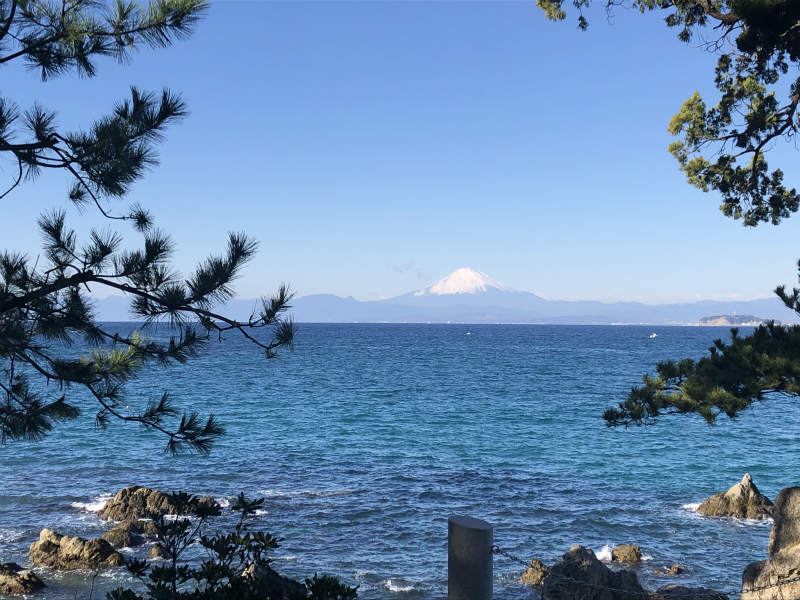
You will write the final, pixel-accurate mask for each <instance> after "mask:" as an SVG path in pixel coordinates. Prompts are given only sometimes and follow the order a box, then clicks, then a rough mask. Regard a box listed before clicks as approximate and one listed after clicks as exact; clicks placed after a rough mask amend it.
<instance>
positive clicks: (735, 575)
mask: <svg viewBox="0 0 800 600" xmlns="http://www.w3.org/2000/svg"><path fill="white" fill-rule="evenodd" d="M115 327H116V328H118V329H119V330H120V331H122V332H125V331H129V330H130V328H131V327H132V326H131V325H127V324H119V325H115ZM653 331H655V332H657V333H658V337H657V338H655V339H649V334H650V333H651V332H653ZM467 332H469V333H470V335H466V334H467ZM164 333H165V332H164V331H158V330H156V331H155V332H154V333H151V335H153V336H156V337H157V336H159V335H162V334H164ZM726 335H727V330H726V329H725V328H699V327H696V328H692V327H661V328H659V327H656V328H653V327H585V326H526V325H470V326H465V325H367V324H363V325H315V324H303V325H301V326H300V330H299V332H298V336H297V340H296V348H295V351H294V352H293V353H285V354H283V355H282V357H281V358H280V359H278V360H275V361H266V360H265V359H264V358H263V356H262V355H261V354H260V353H259V352H257V350H256V349H255V348H253V347H252V346H250V345H248V344H247V343H245V342H243V341H241V340H239V339H238V338H236V337H235V336H229V337H228V338H227V339H225V340H223V341H222V342H216V341H214V342H211V343H210V344H209V346H208V347H207V348H206V349H205V350H204V351H202V354H201V356H200V357H199V358H198V359H196V360H194V361H193V362H191V363H190V364H189V365H188V366H184V367H182V366H175V367H168V368H165V369H161V370H159V371H157V372H154V373H152V374H151V375H149V376H147V377H146V378H141V379H140V380H138V381H137V382H135V383H134V384H133V386H132V389H133V390H135V392H136V395H137V396H139V397H140V398H143V399H147V398H150V397H155V396H157V395H160V393H161V392H162V391H163V390H168V391H170V393H171V394H172V396H173V397H174V399H175V400H176V401H177V403H178V404H179V405H181V406H185V407H192V408H195V409H197V410H199V411H201V412H203V413H207V412H215V413H217V414H218V415H219V416H220V417H221V418H222V420H223V422H224V424H225V426H226V427H227V429H228V435H227V436H226V437H225V438H224V439H223V440H222V441H221V442H220V443H218V445H217V446H216V447H215V449H214V451H213V453H212V455H211V456H210V457H207V458H204V457H178V458H175V457H170V456H165V455H164V454H163V453H162V448H163V442H164V440H163V439H162V438H161V437H159V436H157V435H155V434H152V433H148V432H145V431H142V430H141V429H139V428H137V427H131V426H126V425H122V424H112V425H111V427H110V428H109V429H108V430H107V431H97V430H96V429H94V422H93V412H91V411H90V410H89V408H90V407H91V406H92V405H91V403H90V402H89V400H88V399H85V402H86V407H87V411H86V413H85V415H84V416H83V417H82V418H81V419H80V420H78V421H76V422H73V423H70V424H67V425H65V426H63V427H60V428H59V429H58V430H57V431H56V432H55V433H53V434H51V435H50V436H49V437H48V438H47V439H46V440H45V441H43V442H39V443H36V444H28V443H19V442H12V443H8V444H7V445H5V446H1V447H0V562H5V561H8V560H14V561H17V562H20V563H24V562H25V560H26V557H27V547H28V545H29V544H30V543H31V542H32V541H34V540H35V539H36V538H37V537H38V532H39V530H40V529H41V528H43V527H51V528H56V529H57V530H60V531H62V532H64V533H70V534H79V535H83V536H92V535H99V534H101V533H102V531H103V530H104V529H105V528H107V527H108V525H107V524H104V523H102V522H100V521H99V520H98V519H97V518H96V516H95V514H94V513H93V512H91V510H90V509H92V508H94V506H93V503H97V502H98V499H99V498H101V497H102V496H103V495H107V494H110V493H113V492H115V491H116V490H118V489H119V488H121V487H123V486H126V485H131V484H139V485H147V486H151V487H155V488H161V489H165V490H174V489H185V490H188V491H191V492H193V493H202V494H211V495H213V496H215V497H217V498H219V499H221V500H225V499H228V498H231V497H232V496H234V495H235V494H237V493H238V492H239V491H240V490H243V491H245V492H246V493H248V494H250V495H253V496H264V497H266V506H265V511H264V514H261V515H259V516H258V522H257V526H258V527H259V528H262V529H264V530H267V531H270V532H272V533H274V534H277V535H280V536H282V537H284V538H285V541H284V542H283V543H282V545H281V547H280V548H279V549H278V550H277V551H276V554H275V557H276V559H277V560H276V563H275V567H276V569H277V570H279V571H280V572H281V573H284V574H287V575H290V576H296V577H302V576H309V575H311V574H313V573H315V572H317V573H322V572H329V573H335V574H338V575H340V576H342V577H343V578H344V579H345V580H346V581H348V582H350V583H351V584H354V585H355V584H358V585H360V588H359V596H360V597H361V598H397V599H398V600H401V599H406V598H408V599H411V598H443V597H444V596H445V595H446V589H447V587H446V577H447V555H446V548H447V539H446V536H447V517H448V516H449V515H451V514H468V515H472V516H475V517H479V518H483V519H486V520H487V521H489V522H491V523H492V524H493V525H494V527H495V531H494V533H495V540H496V542H497V543H498V544H499V545H500V546H501V547H503V548H504V549H506V550H507V551H509V552H512V553H513V554H515V555H518V556H520V557H522V558H524V559H526V560H528V559H530V558H533V557H538V558H541V559H543V560H545V562H552V561H554V560H556V559H557V558H558V557H559V556H560V555H561V554H562V553H564V552H565V551H566V550H567V549H568V548H569V547H570V546H572V545H573V544H578V543H579V544H583V545H585V546H587V547H590V548H592V549H594V550H595V551H600V550H601V549H602V548H603V547H604V546H605V545H611V546H614V545H616V544H620V543H635V544H638V545H640V546H641V547H642V549H643V551H644V553H645V554H646V555H648V556H649V557H651V560H648V561H646V562H645V563H644V564H643V566H642V567H640V568H639V575H640V578H641V579H642V580H643V582H644V583H645V585H647V586H651V587H654V586H658V585H662V584H664V583H671V582H675V581H676V579H675V578H671V579H666V578H663V577H658V576H656V575H654V574H653V573H652V571H653V570H654V569H656V568H660V567H663V566H664V565H671V564H672V563H674V562H680V563H681V564H683V565H685V566H686V567H687V568H688V572H687V574H686V575H685V576H682V577H681V578H678V579H677V582H680V583H685V584H694V583H697V584H702V585H705V586H709V587H714V588H718V589H725V590H727V589H731V588H738V587H739V583H740V576H741V571H742V569H743V568H744V566H745V565H746V564H747V563H748V562H751V561H753V560H760V559H762V558H765V557H766V544H767V540H768V538H769V524H768V523H761V524H756V523H748V522H743V521H737V520H712V519H708V518H705V517H700V516H699V515H697V514H696V513H694V512H693V511H692V510H691V509H690V508H685V505H687V504H691V503H696V502H699V501H701V500H702V499H703V498H705V497H707V496H709V495H711V494H712V493H714V492H717V491H720V490H723V489H726V488H728V487H729V486H730V485H732V484H733V483H736V482H737V481H738V480H739V479H740V478H741V477H742V475H743V473H744V472H746V471H749V472H750V473H751V474H752V475H753V478H754V480H755V482H756V484H757V485H758V486H759V487H760V488H761V490H762V491H763V492H764V493H766V494H767V495H768V496H770V497H774V496H775V494H776V493H777V492H778V490H780V489H781V488H783V487H786V486H789V485H794V484H798V474H797V471H796V465H797V464H798V458H800V444H798V440H797V432H798V411H796V410H792V409H791V408H792V406H794V404H793V401H792V400H791V399H775V400H771V401H769V402H766V403H763V404H761V405H759V406H757V407H755V408H754V409H752V410H750V411H748V412H747V413H746V414H744V415H743V416H742V418H741V419H739V420H737V421H728V420H723V421H720V424H719V425H717V426H715V427H709V426H707V425H705V424H704V423H703V422H702V421H701V420H700V419H699V418H696V417H677V418H676V417H671V418H667V419H664V420H663V421H662V422H660V423H659V424H658V425H656V426H653V427H649V428H632V429H629V430H625V429H608V428H606V427H605V425H604V423H603V421H602V419H601V418H600V414H601V413H602V410H603V409H604V408H605V407H606V406H609V405H611V404H613V403H615V402H616V401H617V400H619V399H621V398H623V397H624V396H625V393H626V390H628V389H629V388H630V387H631V386H632V385H635V384H637V383H638V382H639V381H640V378H641V375H642V373H644V372H648V371H649V372H652V370H653V367H654V365H655V363H656V361H658V360H662V359H666V358H683V357H685V356H696V357H698V356H700V355H702V354H703V352H704V351H705V350H706V348H707V347H708V346H709V345H710V344H711V342H712V340H713V339H714V338H716V337H721V336H722V337H724V336H726ZM494 567H495V584H494V587H495V595H496V597H497V598H499V599H509V600H510V599H516V598H529V597H531V592H530V591H529V590H528V589H526V588H524V587H522V586H519V585H518V584H517V583H516V578H517V577H518V575H519V573H520V570H521V569H520V567H518V566H517V565H515V564H513V563H511V562H509V561H507V559H504V558H502V557H496V559H495V565H494ZM44 576H45V578H46V580H47V581H48V583H50V584H51V586H50V588H49V590H48V592H47V593H46V594H45V595H44V596H43V597H44V598H48V599H56V598H59V599H61V598H73V597H74V595H75V592H76V590H79V589H81V588H80V586H81V585H84V584H85V582H86V574H82V573H71V574H66V575H63V574H57V573H51V572H48V571H46V570H45V571H44ZM125 580H126V576H125V573H124V571H120V570H118V571H110V572H107V573H104V574H103V575H101V576H100V577H99V578H98V579H97V580H96V582H95V589H96V590H99V591H101V592H102V591H103V590H104V589H107V588H108V587H113V586H116V585H118V584H119V583H121V582H124V581H125ZM95 597H100V596H99V594H98V593H97V592H95Z"/></svg>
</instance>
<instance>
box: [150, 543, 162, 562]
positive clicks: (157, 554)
mask: <svg viewBox="0 0 800 600" xmlns="http://www.w3.org/2000/svg"><path fill="white" fill-rule="evenodd" d="M164 556H165V552H164V549H163V548H162V547H161V545H160V544H156V545H155V546H153V547H152V548H150V550H148V551H147V558H149V559H152V560H156V559H157V558H164Z"/></svg>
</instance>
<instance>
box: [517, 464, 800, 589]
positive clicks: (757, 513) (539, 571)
mask: <svg viewBox="0 0 800 600" xmlns="http://www.w3.org/2000/svg"><path fill="white" fill-rule="evenodd" d="M697 512H698V513H699V514H701V515H705V516H708V517H712V518H737V519H754V520H765V519H772V520H773V526H772V531H771V533H770V541H769V546H768V554H769V558H768V559H767V560H762V561H759V562H754V563H750V564H749V565H747V566H746V567H745V569H744V572H743V573H742V585H741V589H740V590H738V591H737V592H736V593H738V594H740V599H741V600H785V599H786V598H800V487H790V488H785V489H783V490H781V492H780V493H779V494H778V496H777V498H776V499H775V503H774V504H773V503H772V502H771V501H770V500H769V498H767V497H766V496H764V495H763V494H762V493H761V492H760V491H759V490H758V487H756V485H755V483H753V479H752V477H751V476H750V474H749V473H745V475H744V477H742V480H741V481H740V482H739V483H737V484H735V485H733V486H732V487H731V488H729V489H728V490H726V491H724V492H720V493H718V494H714V495H713V496H711V497H710V498H708V499H706V500H705V501H704V502H702V503H701V504H700V505H699V506H698V508H697ZM641 561H642V551H641V549H640V548H639V547H638V546H636V545H633V544H623V545H621V546H617V547H616V548H614V549H613V550H612V552H611V564H612V566H615V567H620V566H623V565H624V566H631V565H639V564H640V563H641ZM684 570H685V569H684V567H683V566H682V565H680V564H678V563H675V564H673V565H672V567H669V568H668V569H664V570H659V571H655V573H656V574H658V575H670V576H675V577H679V576H680V575H681V574H683V573H684ZM520 583H522V584H524V585H530V586H533V587H535V588H537V589H538V590H539V591H540V593H541V597H542V600H634V599H637V598H638V599H639V600H642V599H643V598H647V599H649V600H660V599H663V600H677V599H679V598H680V599H685V600H727V599H728V598H729V596H728V594H726V593H724V592H721V591H716V590H711V589H708V588H704V587H687V586H683V585H680V584H669V585H666V586H662V587H660V588H658V589H656V590H646V589H645V588H644V587H642V585H641V584H640V583H639V579H638V575H637V573H636V571H634V570H629V569H626V568H618V569H612V568H610V567H609V566H607V565H606V564H604V563H603V562H602V561H600V560H599V559H598V558H597V556H596V555H595V553H594V552H593V551H592V550H589V549H587V548H584V547H583V546H573V547H572V548H570V549H569V551H568V552H567V553H566V554H564V555H563V556H562V557H561V559H560V560H559V561H558V562H556V563H555V564H553V565H552V566H549V567H548V566H547V565H546V564H545V563H543V562H542V561H541V560H539V559H535V558H534V559H532V560H531V562H530V564H529V566H528V568H527V569H526V570H525V571H524V572H523V573H522V575H521V576H520Z"/></svg>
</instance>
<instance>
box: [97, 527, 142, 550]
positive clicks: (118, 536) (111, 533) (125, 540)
mask: <svg viewBox="0 0 800 600" xmlns="http://www.w3.org/2000/svg"><path fill="white" fill-rule="evenodd" d="M103 539H104V540H105V541H107V542H108V543H109V544H111V545H112V546H114V547H116V548H126V547H127V548H133V547H134V546H141V545H142V544H144V536H143V535H142V530H141V529H139V526H138V525H137V522H136V521H125V522H124V523H120V524H119V525H117V526H116V527H114V528H113V529H109V530H108V531H106V532H105V533H104V534H103Z"/></svg>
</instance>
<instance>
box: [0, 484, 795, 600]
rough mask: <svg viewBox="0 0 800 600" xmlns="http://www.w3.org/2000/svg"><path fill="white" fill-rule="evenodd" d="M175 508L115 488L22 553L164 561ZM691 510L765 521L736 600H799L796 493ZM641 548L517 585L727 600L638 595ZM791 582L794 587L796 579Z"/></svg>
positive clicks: (564, 599)
mask: <svg viewBox="0 0 800 600" xmlns="http://www.w3.org/2000/svg"><path fill="white" fill-rule="evenodd" d="M193 502H194V503H195V505H196V506H202V507H207V508H211V509H217V510H218V509H219V504H218V503H217V502H216V501H215V500H214V499H213V498H211V497H208V496H206V497H199V498H195V499H194V500H193ZM182 510H183V512H185V509H179V508H178V507H177V506H176V505H175V504H173V503H172V502H171V501H170V495H169V494H165V493H164V492H161V491H159V490H154V489H150V488H146V487H141V486H129V487H126V488H123V489H122V490H119V491H118V492H117V493H116V494H115V495H114V496H113V497H112V498H111V499H109V500H108V501H107V502H105V504H104V505H103V506H102V508H101V509H100V510H99V511H98V512H97V516H98V518H100V519H101V520H103V521H106V522H108V523H113V524H114V525H113V527H111V528H110V529H108V530H107V531H106V532H105V533H104V534H103V535H102V537H99V538H93V539H84V538H80V537H74V536H67V535H63V534H61V533H59V532H56V531H53V530H51V529H43V530H42V531H41V533H40V536H39V539H38V540H37V541H35V542H33V543H32V544H31V546H30V549H29V562H30V564H31V565H32V566H33V567H37V566H43V567H48V568H50V569H56V570H71V569H93V570H97V569H106V568H113V567H119V566H121V565H123V564H124V559H123V556H122V555H121V554H120V552H119V549H121V548H134V547H140V546H143V545H149V546H150V548H149V549H148V552H147V557H148V559H149V560H159V559H161V558H162V557H163V549H162V548H161V545H160V544H159V540H158V532H157V528H156V527H155V525H154V522H153V521H152V519H153V517H154V516H166V515H175V516H179V515H180V514H181V512H182ZM697 512H698V513H699V514H701V515H704V516H707V517H710V518H738V519H757V520H765V519H772V520H773V526H772V532H771V535H770V541H769V545H768V558H767V559H766V560H762V561H759V562H754V563H751V564H749V565H747V567H746V568H745V569H744V572H743V574H742V586H741V591H740V592H739V593H741V600H782V599H784V598H788V597H800V487H792V488H785V489H783V490H781V492H780V493H779V494H778V496H777V497H776V499H775V503H774V504H773V503H772V502H771V501H770V500H769V498H767V497H766V496H764V495H763V494H761V492H760V491H759V490H758V488H757V487H756V485H755V483H754V482H753V480H752V477H751V476H750V475H749V474H745V475H744V477H743V478H742V480H741V481H740V482H738V483H736V484H735V485H733V486H732V487H731V488H729V489H728V490H726V491H724V492H720V493H718V494H714V495H713V496H711V497H710V498H708V499H706V500H705V501H704V502H703V503H701V504H700V505H699V506H698V508H697ZM643 558H646V556H644V554H643V552H642V549H641V548H639V547H638V546H636V545H635V544H622V545H619V546H617V547H616V548H614V549H613V550H612V551H611V552H610V560H607V561H601V560H600V559H598V557H597V556H596V555H595V553H594V552H593V551H592V550H590V549H587V548H585V547H583V546H573V547H572V548H570V549H569V551H567V552H566V553H565V554H564V555H563V556H562V557H561V558H560V559H559V560H558V561H557V562H555V563H554V564H552V565H550V566H548V565H546V564H545V563H544V562H542V561H540V560H538V559H533V560H531V561H530V564H529V565H528V568H527V569H525V571H524V572H523V573H522V574H521V575H520V578H519V581H520V583H521V584H524V585H528V586H532V587H533V588H535V589H536V590H538V592H539V593H540V595H541V597H542V600H627V599H630V600H634V599H638V600H642V599H646V600H659V599H663V600H677V599H687V600H724V599H727V598H728V595H726V594H725V593H723V592H721V591H715V590H710V589H708V588H704V587H687V586H684V585H682V584H680V583H677V582H676V583H673V584H669V585H664V586H661V587H659V588H658V589H655V590H647V589H645V588H644V587H643V586H642V585H641V584H640V582H639V575H638V573H637V571H640V570H641V568H642V564H643V563H642V561H643ZM685 572H686V569H685V566H684V565H680V564H678V563H674V564H673V565H672V566H671V567H664V568H663V569H660V570H654V571H653V573H654V574H656V575H660V576H671V577H675V578H677V579H678V580H679V579H680V577H681V576H682V575H684V574H685ZM251 576H253V577H258V578H265V579H269V580H270V581H272V582H274V584H275V592H274V600H280V598H283V597H284V595H285V594H288V591H287V590H290V589H292V588H293V587H294V586H301V585H302V584H300V583H299V582H297V581H294V580H291V579H288V578H284V577H281V576H280V575H278V574H277V573H276V572H275V571H274V570H272V569H271V568H270V567H268V566H265V567H264V568H261V567H260V566H259V569H258V570H257V571H256V570H254V571H253V573H252V574H251ZM795 579H797V581H795ZM45 587H46V581H43V579H42V578H40V576H39V575H37V574H36V573H34V572H33V571H32V570H30V569H25V568H23V567H21V566H20V565H17V564H15V563H0V595H19V594H25V595H29V594H35V593H36V592H39V591H40V590H42V589H44V588H45Z"/></svg>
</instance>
